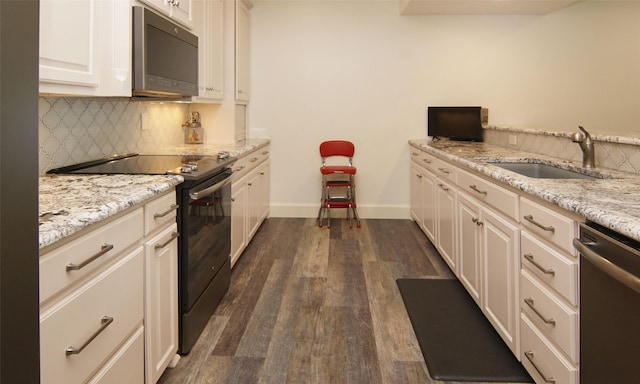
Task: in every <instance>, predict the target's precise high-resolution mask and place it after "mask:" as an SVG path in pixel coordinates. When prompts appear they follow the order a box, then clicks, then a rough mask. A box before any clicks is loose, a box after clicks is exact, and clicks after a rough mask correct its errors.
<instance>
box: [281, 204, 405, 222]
mask: <svg viewBox="0 0 640 384" xmlns="http://www.w3.org/2000/svg"><path fill="white" fill-rule="evenodd" d="M318 208H320V206H319V205H309V204H277V203H276V204H274V203H271V206H270V207H269V217H300V218H308V217H312V218H315V217H317V216H318ZM358 215H359V216H360V218H361V219H411V215H410V213H409V206H408V205H387V206H380V205H376V206H372V205H362V204H358ZM331 216H332V217H336V218H338V217H346V210H345V209H333V210H331Z"/></svg>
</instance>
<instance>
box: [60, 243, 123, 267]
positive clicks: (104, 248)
mask: <svg viewBox="0 0 640 384" xmlns="http://www.w3.org/2000/svg"><path fill="white" fill-rule="evenodd" d="M112 249H113V244H107V243H104V244H102V245H101V246H100V252H98V253H96V254H95V255H93V256H91V257H90V258H88V259H87V260H85V261H83V262H82V263H80V264H73V263H69V264H67V272H69V271H77V270H80V269H82V268H84V267H86V266H87V265H88V264H89V263H91V262H93V261H94V260H96V259H97V258H98V257H100V256H102V255H104V254H105V253H107V252H109V251H110V250H112Z"/></svg>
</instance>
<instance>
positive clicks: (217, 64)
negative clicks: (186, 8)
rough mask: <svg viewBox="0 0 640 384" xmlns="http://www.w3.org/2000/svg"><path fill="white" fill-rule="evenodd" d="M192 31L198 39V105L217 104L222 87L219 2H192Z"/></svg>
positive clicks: (198, 0)
mask: <svg viewBox="0 0 640 384" xmlns="http://www.w3.org/2000/svg"><path fill="white" fill-rule="evenodd" d="M193 11H194V15H195V17H194V19H193V29H194V33H195V34H196V35H198V96H197V97H195V98H193V99H192V100H193V101H195V102H198V103H201V102H204V103H207V102H220V101H221V100H222V99H223V97H224V94H223V84H224V54H223V47H224V40H223V39H224V35H223V33H224V21H223V3H222V0H194V1H193Z"/></svg>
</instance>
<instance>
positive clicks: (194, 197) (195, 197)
mask: <svg viewBox="0 0 640 384" xmlns="http://www.w3.org/2000/svg"><path fill="white" fill-rule="evenodd" d="M230 183H231V178H230V177H228V178H226V179H224V180H222V181H221V182H219V183H217V184H214V185H212V186H210V187H207V188H204V189H201V190H199V191H194V192H190V193H189V199H191V200H198V199H200V198H202V197H203V196H206V195H210V194H211V193H213V192H215V191H217V190H220V189H222V188H224V187H225V186H227V185H228V184H230Z"/></svg>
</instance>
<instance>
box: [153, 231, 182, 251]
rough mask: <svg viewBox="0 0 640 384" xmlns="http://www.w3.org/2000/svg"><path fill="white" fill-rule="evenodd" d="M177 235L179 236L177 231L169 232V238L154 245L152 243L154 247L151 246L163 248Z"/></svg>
mask: <svg viewBox="0 0 640 384" xmlns="http://www.w3.org/2000/svg"><path fill="white" fill-rule="evenodd" d="M178 236H180V234H179V233H178V232H171V238H170V239H169V240H167V241H165V242H164V243H162V244H156V245H154V247H153V248H155V249H160V248H164V247H166V246H167V245H169V243H170V242H172V241H173V239H175V238H176V237H178Z"/></svg>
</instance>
